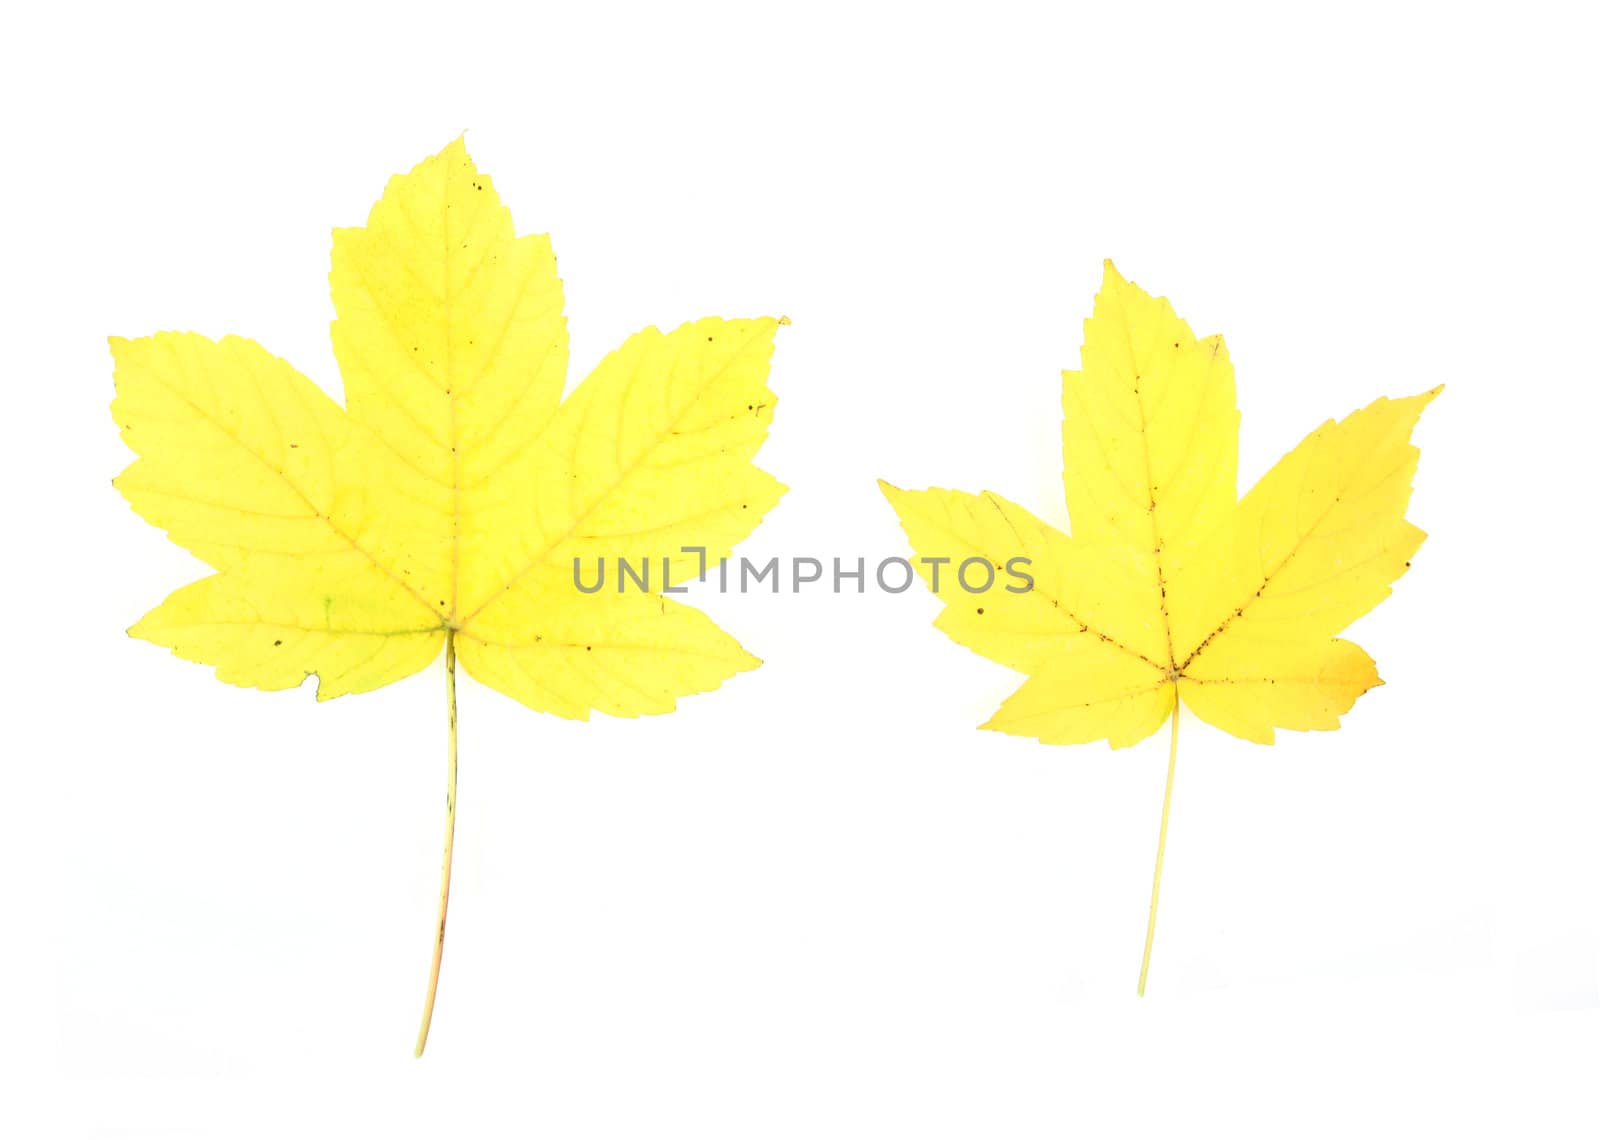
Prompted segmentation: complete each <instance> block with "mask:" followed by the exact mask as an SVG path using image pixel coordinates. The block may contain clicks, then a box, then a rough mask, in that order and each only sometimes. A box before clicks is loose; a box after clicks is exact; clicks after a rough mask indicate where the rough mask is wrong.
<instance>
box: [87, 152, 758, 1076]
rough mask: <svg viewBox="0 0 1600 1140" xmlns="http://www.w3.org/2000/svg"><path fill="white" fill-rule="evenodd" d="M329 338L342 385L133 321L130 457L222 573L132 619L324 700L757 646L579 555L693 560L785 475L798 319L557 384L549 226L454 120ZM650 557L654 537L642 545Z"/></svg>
mask: <svg viewBox="0 0 1600 1140" xmlns="http://www.w3.org/2000/svg"><path fill="white" fill-rule="evenodd" d="M331 284H332V291H333V303H334V308H335V311H336V314H337V317H336V319H335V320H334V322H333V347H334V352H335V355H336V357H337V359H338V363H339V370H340V373H341V375H342V377H343V381H344V393H345V407H342V408H341V407H340V406H339V405H338V404H336V403H335V402H334V401H333V400H332V399H330V398H329V397H328V396H327V395H326V394H325V393H324V392H323V391H322V390H321V389H319V388H318V387H317V386H316V385H315V384H313V383H312V382H311V381H310V380H308V379H306V378H305V377H304V376H302V375H301V374H300V373H299V372H297V371H295V369H294V368H293V367H292V366H291V365H289V364H287V363H285V362H284V361H283V360H280V359H278V358H277V357H275V356H273V355H271V354H270V353H268V352H267V351H266V350H265V349H264V348H262V347H261V346H260V345H258V344H256V343H255V342H254V341H250V340H244V339H242V338H239V337H233V336H230V337H224V338H223V339H222V340H220V341H218V340H210V339H208V338H206V337H203V336H198V335H196V334H194V333H170V332H169V333H158V334H156V335H155V336H151V337H145V338H142V339H138V340H122V339H116V338H113V339H112V341H111V349H112V353H113V356H114V357H115V362H116V390H117V394H116V399H115V401H114V402H113V404H112V414H113V415H114V417H115V418H116V422H117V424H118V425H119V427H120V428H121V431H122V437H123V439H124V440H125V441H126V442H127V444H128V446H129V447H131V448H132V449H133V450H134V451H135V452H137V453H138V456H139V458H138V459H137V460H136V461H135V462H134V463H132V464H131V465H130V466H129V467H128V468H127V470H125V471H124V472H123V473H122V475H121V476H120V477H119V478H118V479H117V480H116V486H117V488H118V489H119V490H120V491H121V492H122V494H123V495H124V496H126V498H127V500H128V502H129V503H130V504H131V505H132V506H133V508H134V510H136V511H137V512H138V513H139V514H140V515H142V516H143V517H144V518H145V519H147V520H148V521H150V522H151V523H154V524H155V525H156V526H158V527H161V528H162V529H164V530H165V531H166V532H167V534H168V535H169V536H170V537H171V538H172V540H173V541H174V542H176V543H178V544H179V545H180V546H183V547H185V548H187V549H188V550H190V551H192V552H193V553H194V554H195V555H196V556H198V557H199V558H200V559H202V560H203V561H205V562H206V563H208V564H209V565H210V566H211V567H212V568H213V569H214V570H215V571H216V573H214V574H212V575H211V576H209V577H206V578H203V579H201V580H200V581H198V582H195V583H193V584H191V585H188V586H185V587H183V588H182V589H180V590H178V591H177V592H176V593H174V594H172V595H171V596H170V597H169V598H167V600H166V601H165V602H163V603H162V604H161V605H159V606H157V607H156V608H155V609H154V610H152V611H151V612H150V613H148V614H146V615H145V616H144V617H143V618H142V619H141V620H140V621H139V622H138V623H137V624H136V625H134V626H133V628H132V629H131V630H130V631H129V632H130V633H131V634H133V635H134V636H135V637H140V638H144V639H145V640H148V641H153V642H155V643H156V644H158V645H164V646H166V647H168V648H169V649H171V650H172V651H173V652H174V653H176V654H177V655H178V656H180V657H184V658H187V659H188V660H191V661H197V662H202V663H204V664H207V665H210V666H213V667H214V668H215V670H216V673H217V676H218V677H219V678H221V679H222V680H224V681H227V682H229V683H231V684H235V685H245V686H252V687H255V688H259V689H286V688H292V687H294V686H297V685H299V684H301V683H302V682H303V681H304V680H305V679H306V677H308V676H311V675H315V676H316V677H317V678H318V680H317V697H318V699H319V700H326V699H328V698H330V697H336V696H340V695H342V694H345V693H360V692H366V691H368V690H371V689H376V688H379V687H380V686H383V685H388V684H390V683H392V682H394V681H398V680H400V679H401V678H403V677H406V676H409V675H410V674H412V673H415V672H416V671H417V670H419V669H421V668H423V667H424V666H425V665H427V664H429V663H430V662H432V661H433V660H434V659H435V658H436V657H437V656H438V655H439V653H440V651H441V650H442V651H443V652H444V655H445V661H446V665H447V670H446V677H447V681H446V684H447V700H448V712H449V724H450V736H449V740H450V746H449V747H450V753H449V797H448V816H447V823H446V840H445V865H444V875H443V887H442V890H441V898H440V908H439V925H438V934H437V938H436V941H435V950H434V960H433V967H432V973H431V976H430V982H429V990H428V999H427V1006H426V1010H425V1013H424V1017H423V1024H422V1030H421V1033H420V1034H419V1038H418V1042H417V1053H418V1055H419V1056H420V1055H421V1052H422V1048H423V1045H424V1044H425V1043H426V1040H427V1033H428V1025H429V1019H430V1017H431V1012H432V1008H433V997H434V992H435V988H436V986H437V982H438V969H439V958H440V955H441V954H442V950H443V938H444V917H445V910H446V904H447V902H448V897H449V883H450V874H449V872H450V853H451V847H452V843H453V836H454V825H455V784H456V779H455V775H456V733H455V715H456V703H455V663H456V658H457V655H458V654H459V657H460V661H461V664H462V666H463V667H464V668H465V669H466V671H467V672H468V673H470V674H472V675H473V676H474V677H476V678H477V679H478V680H480V681H482V682H483V683H484V684H486V685H488V686H490V687H491V688H494V689H498V690H499V691H500V692H502V693H505V694H506V695H507V696H510V697H513V698H515V699H516V700H518V701H521V702H522V703H523V704H525V705H527V706H529V707H530V708H533V709H536V710H539V711H542V712H550V713H555V714H556V715H558V716H563V717H569V718H578V719H587V718H588V716H589V713H590V712H591V710H598V711H600V712H604V713H608V714H611V715H613V716H625V717H631V716H638V715H640V714H646V713H665V712H670V711H671V710H672V709H673V707H674V704H675V702H676V700H677V698H678V697H681V696H685V695H688V694H691V693H700V692H705V691H707V690H710V689H714V688H716V687H717V686H718V685H719V684H721V682H722V681H724V680H726V679H727V678H729V677H731V676H733V675H734V674H735V673H738V672H741V671H743V670H747V669H751V668H754V667H755V666H756V665H757V664H758V663H759V662H757V660H756V659H755V658H754V657H752V656H750V654H748V653H746V652H745V651H744V649H743V648H741V647H740V645H739V644H738V643H737V642H736V641H735V640H734V639H733V638H732V637H730V636H728V635H727V634H726V633H724V632H723V631H722V630H720V629H718V628H717V626H716V625H714V624H713V623H712V622H711V620H710V619H709V618H707V617H706V616H705V615H703V614H702V613H700V612H699V611H698V610H695V609H692V608H690V607H688V606H686V605H682V604H680V603H678V602H675V601H672V600H670V599H668V598H666V597H663V596H661V595H660V593H659V592H650V591H646V590H640V589H635V590H632V591H631V592H626V591H621V590H609V589H608V590H604V591H600V592H594V593H587V592H583V591H580V590H579V589H577V588H576V585H575V576H576V566H575V563H574V560H575V559H579V558H582V559H584V560H586V561H592V560H595V559H606V560H615V559H618V558H626V559H628V560H629V561H630V564H631V565H633V566H636V567H637V566H640V565H649V566H653V567H655V568H657V570H658V573H657V575H656V577H655V578H654V579H653V582H652V590H653V591H659V590H660V589H661V587H662V586H663V585H665V582H664V580H663V578H664V575H663V574H662V573H661V572H659V568H660V566H661V565H662V563H663V560H667V561H669V562H671V563H672V564H673V565H672V570H673V578H674V580H675V581H677V582H678V583H680V584H681V583H683V582H686V581H687V580H688V579H689V578H691V577H692V576H693V574H694V567H695V566H696V565H697V563H698V558H699V557H701V556H700V555H686V554H685V553H684V552H683V550H682V548H683V547H685V546H688V547H703V548H705V551H706V553H705V555H704V557H705V558H708V559H711V560H715V559H718V558H720V557H723V556H725V555H726V554H727V552H728V551H729V549H730V548H731V547H732V546H733V544H734V543H737V542H738V541H739V540H740V539H742V538H744V537H745V536H746V535H748V534H749V533H750V531H751V530H752V529H753V528H754V527H755V526H756V524H757V523H758V522H759V521H760V520H761V517H762V516H763V515H764V514H765V513H766V512H767V511H768V510H770V509H771V508H772V506H773V505H774V504H775V503H776V502H777V501H778V498H779V496H781V495H782V494H783V492H784V490H785V488H784V487H783V486H782V485H781V484H779V483H778V481H777V480H775V479H774V478H772V476H770V475H768V474H767V473H766V472H764V471H762V470H760V469H759V468H757V467H756V466H754V464H753V463H752V462H751V460H752V458H753V457H754V455H755V453H756V451H757V449H759V448H760V446H761V444H762V442H763V440H764V439H765V438H766V434H767V429H768V426H769V424H770V423H771V421H772V414H773V409H774V407H775V405H776V403H777V398H776V397H775V396H774V395H773V393H772V392H771V390H770V389H769V388H768V387H767V384H766V379H767V371H768V364H769V361H770V359H771V355H772V347H773V336H774V333H775V331H776V330H777V328H778V326H779V325H780V324H782V323H784V322H783V321H782V320H774V319H771V318H758V319H750V320H721V319H718V318H707V319H705V320H700V321H695V322H693V323H691V324H685V325H683V326H681V327H680V328H677V329H675V330H674V331H672V332H668V333H663V332H660V331H658V330H656V329H655V328H647V329H645V330H644V331H643V332H640V333H638V334H636V335H634V336H632V337H630V338H629V339H628V340H627V341H625V342H624V343H623V345H622V346H621V347H620V348H618V349H617V350H616V351H614V352H612V353H611V354H610V355H609V356H607V357H606V358H605V359H604V360H603V361H601V363H600V364H599V366H598V367H597V368H595V370H594V371H593V372H592V373H591V374H590V375H589V376H588V378H587V379H586V380H584V381H583V383H582V384H580V385H579V386H578V387H577V389H576V390H575V391H574V392H573V393H572V395H571V396H569V397H568V398H567V399H566V400H565V401H564V402H563V400H562V393H563V389H564V387H565V384H566V375H567V326H566V319H565V317H564V316H563V300H562V288H561V280H560V278H559V277H557V275H556V262H555V255H554V254H553V253H552V251H551V246H550V239H549V237H548V236H546V235H543V234H536V235H523V236H521V237H518V236H516V234H515V233H514V231H513V229H512V224H511V215H510V212H509V211H508V210H507V209H506V207H505V206H504V205H502V204H501V201H500V198H499V195H498V194H497V193H496V192H495V189H494V185H493V183H492V182H491V181H490V179H489V177H488V175H486V174H484V173H482V172H481V171H479V170H478V169H477V167H476V166H475V165H474V164H473V161H472V159H471V158H470V157H469V156H468V154H467V151H466V148H465V146H464V145H463V143H462V142H461V141H460V140H459V139H458V140H457V141H455V142H453V143H451V144H450V145H449V146H447V147H445V149H444V150H443V151H441V152H440V153H439V154H437V155H435V156H433V157H432V158H429V159H427V160H425V161H424V162H422V163H420V164H419V165H418V166H417V167H416V168H415V169H413V170H412V171H411V172H410V173H409V174H406V175H401V176H397V177H395V178H393V179H391V180H390V182H389V185H388V187H387V188H386V190H385V191H384V194H383V197H382V200H381V201H379V202H378V203H377V205H376V206H374V207H373V209H372V212H371V215H370V216H369V217H368V219H367V224H366V225H365V226H364V227H359V228H355V229H340V230H335V231H334V238H333V271H332V274H331ZM645 560H648V561H645Z"/></svg>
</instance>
